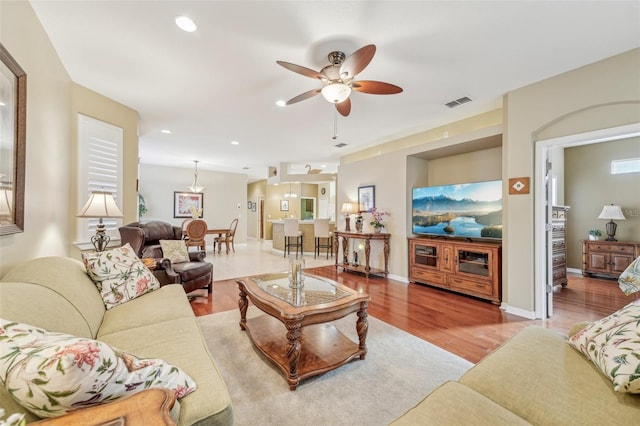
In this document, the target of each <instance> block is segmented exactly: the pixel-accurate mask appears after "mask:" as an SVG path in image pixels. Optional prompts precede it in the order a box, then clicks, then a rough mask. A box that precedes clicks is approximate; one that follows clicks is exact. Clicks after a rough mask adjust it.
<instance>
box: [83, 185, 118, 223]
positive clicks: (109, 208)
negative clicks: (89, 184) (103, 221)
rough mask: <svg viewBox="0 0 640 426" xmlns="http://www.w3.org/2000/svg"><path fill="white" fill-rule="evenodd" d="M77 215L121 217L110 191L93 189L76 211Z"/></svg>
mask: <svg viewBox="0 0 640 426" xmlns="http://www.w3.org/2000/svg"><path fill="white" fill-rule="evenodd" d="M78 217H98V218H103V217H122V212H121V211H120V209H119V208H118V206H117V205H116V201H115V200H114V199H113V195H111V193H110V192H104V191H94V192H92V193H91V195H90V196H89V200H87V202H86V204H85V205H84V207H82V208H81V209H80V211H79V212H78Z"/></svg>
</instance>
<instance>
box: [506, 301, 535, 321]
mask: <svg viewBox="0 0 640 426" xmlns="http://www.w3.org/2000/svg"><path fill="white" fill-rule="evenodd" d="M500 309H502V310H504V311H505V312H506V313H508V314H513V315H517V316H519V317H522V318H526V319H530V320H534V319H536V313H535V311H526V310H524V309H520V308H514V307H513V306H509V305H508V304H506V303H504V302H502V305H501V306H500Z"/></svg>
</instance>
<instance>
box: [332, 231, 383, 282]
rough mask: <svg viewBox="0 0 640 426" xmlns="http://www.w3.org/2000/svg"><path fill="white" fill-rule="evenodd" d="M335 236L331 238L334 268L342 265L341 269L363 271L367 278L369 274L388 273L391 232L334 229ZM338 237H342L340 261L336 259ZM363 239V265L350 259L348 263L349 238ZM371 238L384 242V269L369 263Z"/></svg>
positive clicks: (338, 243)
mask: <svg viewBox="0 0 640 426" xmlns="http://www.w3.org/2000/svg"><path fill="white" fill-rule="evenodd" d="M333 235H334V236H335V238H334V240H333V251H334V253H335V254H336V268H337V267H338V266H342V269H343V270H345V271H350V272H363V273H364V275H365V276H366V277H367V278H369V274H380V275H384V276H385V277H386V276H387V275H389V238H390V237H391V234H388V233H382V232H381V233H379V234H378V233H364V232H349V231H334V232H333ZM340 237H342V263H340V262H339V260H338V253H339V252H338V248H339V245H340ZM350 238H351V239H358V240H364V257H365V261H364V265H362V264H361V263H360V262H358V263H357V264H356V263H355V262H354V259H352V262H351V263H349V239H350ZM371 240H373V241H382V242H383V243H384V269H378V268H372V267H371V265H370V264H369V258H370V255H371Z"/></svg>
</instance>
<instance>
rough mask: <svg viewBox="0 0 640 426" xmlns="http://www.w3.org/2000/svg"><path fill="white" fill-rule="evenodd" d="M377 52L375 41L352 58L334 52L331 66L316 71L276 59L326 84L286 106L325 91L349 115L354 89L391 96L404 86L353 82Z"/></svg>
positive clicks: (338, 108)
mask: <svg viewBox="0 0 640 426" xmlns="http://www.w3.org/2000/svg"><path fill="white" fill-rule="evenodd" d="M375 53H376V46H375V45H373V44H368V45H366V46H364V47H361V48H360V49H358V50H356V51H355V52H354V53H353V54H352V55H351V56H349V57H347V56H346V55H345V54H344V53H343V52H340V51H334V52H331V53H329V55H328V59H329V62H330V65H327V66H326V67H324V68H322V69H321V70H320V71H314V70H312V69H309V68H306V67H303V66H301V65H296V64H292V63H290V62H284V61H276V63H277V64H278V65H280V66H282V67H284V68H286V69H288V70H289V71H293V72H295V73H298V74H300V75H304V76H305V77H310V78H314V79H318V80H320V82H321V83H322V84H323V87H322V88H321V89H313V90H309V91H307V92H304V93H302V94H300V95H298V96H295V97H293V98H291V99H289V100H288V101H287V102H286V105H291V104H294V103H297V102H300V101H303V100H305V99H309V98H312V97H314V96H315V95H317V94H318V93H322V97H323V98H324V99H325V100H327V101H328V102H330V103H332V104H334V105H335V106H336V111H338V112H339V113H340V114H341V115H342V116H344V117H347V116H348V115H349V113H350V112H351V100H350V98H349V97H350V96H351V93H352V91H353V90H355V91H358V92H361V93H369V94H372V95H392V94H396V93H400V92H402V88H400V87H398V86H396V85H393V84H389V83H384V82H381V81H370V80H369V81H364V80H363V81H357V82H356V81H354V78H355V76H356V75H357V74H359V73H360V72H361V71H362V70H364V69H365V68H366V67H367V65H369V62H371V60H372V59H373V55H375ZM334 139H335V138H334Z"/></svg>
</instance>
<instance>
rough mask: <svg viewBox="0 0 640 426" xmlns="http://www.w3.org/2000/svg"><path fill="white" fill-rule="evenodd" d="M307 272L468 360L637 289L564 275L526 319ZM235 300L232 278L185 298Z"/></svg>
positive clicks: (458, 300) (591, 315)
mask: <svg viewBox="0 0 640 426" xmlns="http://www.w3.org/2000/svg"><path fill="white" fill-rule="evenodd" d="M307 272H309V273H312V274H316V275H320V276H323V277H327V278H330V279H332V280H335V281H338V282H340V283H341V284H344V285H346V286H348V287H350V288H353V289H362V290H364V291H365V292H368V293H369V295H370V296H371V302H370V303H369V315H371V316H374V317H376V318H377V319H379V320H382V321H385V322H387V323H389V324H391V325H393V326H395V327H397V328H400V329H402V330H404V331H406V332H408V333H411V334H413V335H415V336H417V337H420V338H421V339H424V340H426V341H428V342H431V343H433V344H435V345H438V346H440V347H441V348H443V349H446V350H447V351H449V352H452V353H455V354H457V355H459V356H461V357H463V358H465V359H467V360H469V361H471V362H474V363H476V362H478V361H480V360H481V359H482V358H484V357H485V356H486V355H487V354H489V353H490V352H492V351H493V350H494V349H496V348H497V347H498V346H500V345H501V344H502V343H503V342H504V341H506V340H507V339H508V338H509V337H511V336H513V335H514V334H515V333H517V332H518V331H520V330H521V329H523V328H524V327H527V326H529V325H531V324H538V325H541V326H543V327H547V328H550V329H553V330H556V331H558V332H560V333H562V334H566V332H567V331H568V330H569V328H570V327H571V326H572V325H573V324H575V323H577V322H580V321H591V320H595V319H598V318H602V317H603V316H606V315H609V314H610V313H612V312H614V311H616V310H617V309H619V308H621V307H622V306H625V305H626V304H628V303H630V302H631V301H633V300H636V299H638V298H640V294H635V295H631V296H625V295H624V294H623V293H622V292H621V291H620V289H619V288H618V285H617V281H615V280H610V279H597V278H584V277H582V275H579V274H569V284H568V286H567V287H565V288H563V289H559V290H558V291H557V292H556V293H555V294H554V306H555V311H554V315H553V317H552V318H551V319H547V320H527V319H525V318H522V317H518V316H515V315H511V314H507V313H505V312H504V311H502V310H501V309H500V308H499V307H497V306H495V305H492V304H491V303H489V302H485V301H481V300H477V299H474V298H471V297H467V296H462V295H459V294H455V293H451V292H447V291H444V290H440V289H436V288H432V287H429V286H425V285H421V284H406V283H402V282H398V281H394V280H391V279H386V278H376V277H370V278H369V279H366V278H364V277H363V276H360V275H356V274H351V273H348V272H342V271H336V268H335V267H334V266H324V267H317V268H310V269H307ZM237 304H238V286H237V284H236V282H235V281H234V280H223V281H215V283H214V286H213V292H212V294H210V295H208V296H207V297H194V298H193V299H192V300H191V306H192V308H193V310H194V312H195V314H196V315H198V316H199V315H207V314H212V313H216V312H223V311H228V310H231V309H237Z"/></svg>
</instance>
